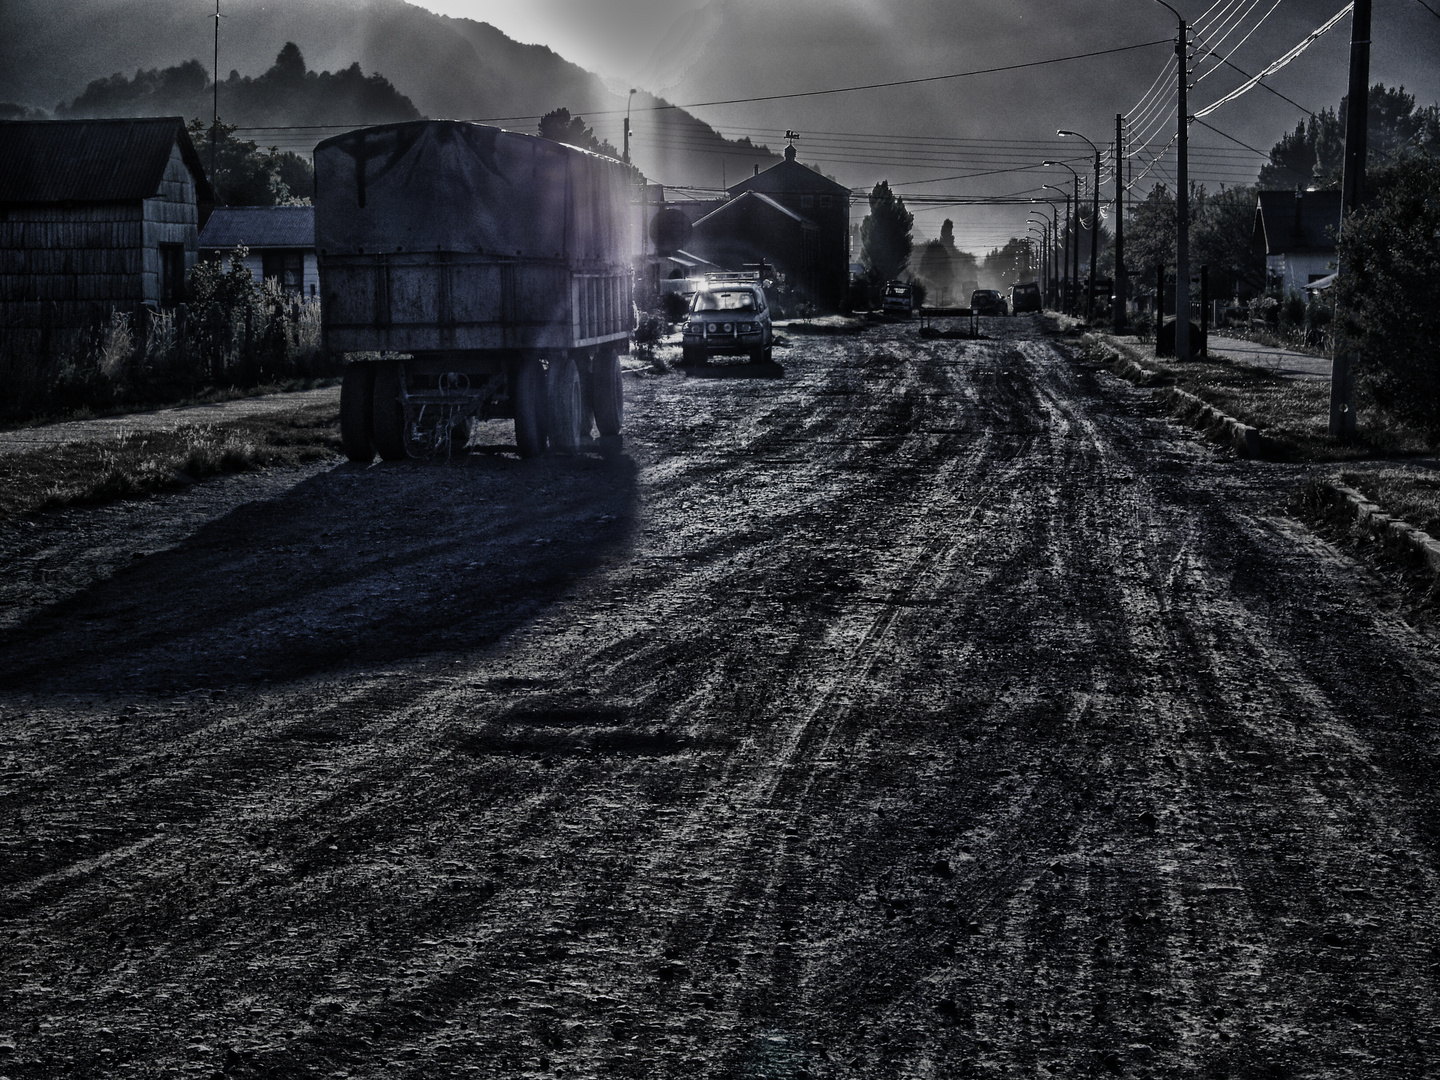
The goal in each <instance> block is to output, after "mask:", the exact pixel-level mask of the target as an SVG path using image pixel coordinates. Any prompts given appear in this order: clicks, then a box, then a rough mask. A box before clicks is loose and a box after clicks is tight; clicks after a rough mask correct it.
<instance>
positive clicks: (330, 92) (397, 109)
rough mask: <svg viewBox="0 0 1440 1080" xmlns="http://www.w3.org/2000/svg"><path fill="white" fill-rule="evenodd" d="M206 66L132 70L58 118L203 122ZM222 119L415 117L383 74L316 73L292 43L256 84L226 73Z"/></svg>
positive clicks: (90, 89)
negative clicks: (148, 117) (172, 115)
mask: <svg viewBox="0 0 1440 1080" xmlns="http://www.w3.org/2000/svg"><path fill="white" fill-rule="evenodd" d="M211 92H212V87H211V83H210V76H209V74H208V73H207V72H206V70H205V65H204V64H202V63H201V62H200V61H199V60H187V61H185V63H183V64H177V65H176V66H174V67H168V68H163V69H160V68H152V69H150V70H149V71H137V72H136V73H135V77H134V78H133V79H127V78H126V77H125V76H124V75H120V74H116V75H111V76H110V77H109V78H107V79H96V80H94V81H93V82H91V83H90V85H89V86H87V87H86V88H85V92H84V93H83V94H81V95H80V96H79V97H77V98H76V99H75V100H74V101H73V102H71V103H70V104H68V105H65V104H62V105H60V106H58V107H57V108H56V110H55V111H56V113H57V114H58V115H59V116H62V117H92V116H141V115H168V114H170V113H180V114H181V115H183V116H186V117H200V118H204V117H206V116H208V115H209V113H210V110H211V107H212V99H211ZM219 109H220V115H221V116H222V117H224V118H226V119H227V120H228V121H229V122H231V123H235V124H240V125H243V126H260V125H272V124H353V125H356V126H359V125H362V124H383V123H391V122H395V121H401V120H418V119H420V110H419V109H417V108H415V105H414V103H412V102H411V100H410V99H409V98H407V97H406V96H405V95H404V94H402V93H400V91H398V90H396V89H395V87H394V86H392V85H391V84H390V81H389V80H388V79H386V78H385V77H384V76H383V75H368V76H367V75H365V74H364V73H363V72H362V71H361V70H360V65H359V64H358V63H355V64H351V65H350V66H349V67H348V68H345V69H343V70H341V71H336V72H329V71H322V72H315V71H308V70H306V67H305V57H304V56H303V55H302V54H301V52H300V48H299V46H298V45H296V44H295V43H294V42H293V41H290V42H286V44H285V47H284V48H283V49H281V50H280V54H279V55H278V56H277V57H276V58H275V63H274V65H272V66H271V68H270V69H269V70H268V71H266V72H265V73H264V74H262V75H259V76H256V77H255V78H250V77H242V76H241V75H240V73H239V72H236V71H232V72H231V73H230V78H228V79H226V80H225V81H224V82H222V83H221V84H220V87H219Z"/></svg>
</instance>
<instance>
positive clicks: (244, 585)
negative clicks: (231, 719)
mask: <svg viewBox="0 0 1440 1080" xmlns="http://www.w3.org/2000/svg"><path fill="white" fill-rule="evenodd" d="M636 473H637V470H636V467H635V465H634V464H633V462H631V461H630V460H629V459H628V458H619V459H613V460H595V459H591V458H574V459H569V460H543V461H533V462H520V461H516V460H514V459H508V458H506V459H502V458H495V457H484V456H472V457H471V458H470V459H469V460H467V461H465V462H464V463H463V464H460V465H454V466H442V465H426V464H421V463H399V464H393V465H378V466H373V467H368V468H361V467H359V466H352V465H343V466H339V467H337V468H335V469H332V470H330V471H328V472H325V473H322V474H320V475H318V476H314V477H312V478H310V479H308V480H306V481H304V482H302V483H300V484H298V485H297V486H295V487H294V488H291V489H290V490H289V491H287V492H286V493H285V494H284V495H283V496H281V497H278V498H274V499H268V500H263V501H260V502H255V503H250V504H247V505H244V506H241V507H238V508H236V509H235V510H233V511H231V512H230V513H228V514H227V515H225V516H224V517H222V518H219V519H217V520H214V521H211V522H209V523H207V524H205V525H204V526H202V527H201V528H200V529H199V530H198V531H196V532H195V533H194V534H193V535H191V536H190V537H189V538H188V539H187V540H185V541H184V542H182V543H181V544H179V545H178V546H176V547H173V548H171V549H169V550H166V551H162V552H159V553H156V554H154V555H150V556H146V557H144V558H142V559H139V560H137V561H136V562H135V563H133V564H132V565H130V566H127V567H126V568H125V569H123V570H122V571H120V572H119V573H117V574H116V575H115V576H113V577H111V578H110V579H108V580H106V581H104V582H102V583H99V584H97V585H95V586H93V587H91V588H89V589H88V590H86V591H84V592H82V593H80V594H78V595H76V596H74V597H72V598H70V599H69V600H66V601H63V602H61V603H58V604H56V605H54V606H52V607H50V608H47V609H46V610H44V611H42V612H40V613H39V614H37V615H36V616H35V617H33V618H32V619H30V620H29V621H27V622H26V623H24V624H22V625H20V626H18V627H16V628H14V629H13V630H10V631H8V632H6V633H4V634H3V635H0V669H3V670H4V671H5V672H6V676H5V679H4V682H5V684H6V686H7V687H8V688H9V689H10V690H12V691H21V692H23V691H26V690H31V689H34V690H40V689H60V688H63V689H65V690H68V691H71V692H78V693H89V692H106V691H114V690H122V691H127V690H128V691H135V690H149V691H153V692H171V691H176V690H186V689H192V688H201V687H205V688H215V689H223V688H227V687H232V686H242V685H247V684H254V683H259V682H263V681H278V680H282V679H288V678H295V677H299V676H306V675H312V674H316V673H320V672H323V671H326V670H330V669H334V668H337V667H344V666H350V665H368V666H375V665H379V666H383V665H385V664H387V663H396V662H400V661H404V660H409V659H413V658H416V657H421V656H424V655H426V654H431V653H436V652H443V651H451V650H455V651H463V650H469V649H473V648H475V647H479V646H482V645H484V644H486V643H488V642H491V641H494V640H496V639H497V638H499V637H501V636H502V635H504V634H505V633H507V632H509V631H511V630H513V629H515V628H516V627H517V626H520V625H522V624H524V623H525V622H527V621H528V620H530V619H532V618H534V617H536V615H537V614H538V613H540V612H541V611H542V610H543V609H544V608H545V607H546V606H547V605H548V604H550V603H551V602H553V601H554V600H555V599H556V598H557V597H559V596H560V595H562V594H563V593H564V592H565V591H566V590H567V589H570V588H572V587H573V586H574V585H576V584H577V583H578V582H580V581H581V580H582V579H583V578H584V577H585V576H586V575H587V574H588V573H590V572H592V571H594V570H595V569H596V568H598V567H600V566H602V565H603V564H604V563H605V562H606V561H607V560H608V559H611V558H615V557H618V556H620V555H621V554H622V553H623V551H624V550H625V548H626V546H627V544H628V541H629V537H630V535H631V532H632V529H633V527H634V523H635V518H636V513H637V505H638V504H637V497H636Z"/></svg>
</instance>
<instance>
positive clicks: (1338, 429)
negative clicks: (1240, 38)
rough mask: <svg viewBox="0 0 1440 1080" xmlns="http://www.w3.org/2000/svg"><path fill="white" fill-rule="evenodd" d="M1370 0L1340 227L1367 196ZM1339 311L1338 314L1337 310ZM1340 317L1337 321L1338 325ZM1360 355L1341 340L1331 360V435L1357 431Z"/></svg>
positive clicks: (1358, 24)
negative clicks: (1356, 397) (1356, 402)
mask: <svg viewBox="0 0 1440 1080" xmlns="http://www.w3.org/2000/svg"><path fill="white" fill-rule="evenodd" d="M1369 99H1370V0H1355V10H1354V13H1353V14H1352V15H1351V21H1350V88H1349V93H1348V94H1347V95H1346V103H1345V172H1344V178H1343V180H1342V181H1341V184H1340V228H1341V230H1342V231H1343V230H1344V228H1345V222H1346V221H1347V220H1349V218H1350V215H1351V214H1353V213H1354V212H1355V211H1356V210H1357V209H1359V207H1360V201H1361V200H1362V199H1363V198H1364V197H1365V146H1366V135H1367V132H1366V124H1367V122H1368V120H1369V113H1370V100H1369ZM1337 314H1338V313H1337ZM1338 323H1339V320H1338V319H1336V320H1335V324H1336V325H1338ZM1359 359H1360V357H1359V354H1358V353H1356V352H1354V351H1353V350H1351V348H1350V347H1349V346H1348V345H1346V346H1344V347H1343V349H1342V347H1341V346H1340V345H1339V344H1338V343H1337V344H1336V345H1335V346H1334V353H1333V356H1332V358H1331V361H1330V434H1331V435H1336V436H1339V437H1341V438H1348V437H1349V436H1351V435H1354V434H1355V366H1356V364H1357V363H1358V361H1359Z"/></svg>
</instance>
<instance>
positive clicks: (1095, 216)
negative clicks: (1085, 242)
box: [1055, 128, 1100, 322]
mask: <svg viewBox="0 0 1440 1080" xmlns="http://www.w3.org/2000/svg"><path fill="white" fill-rule="evenodd" d="M1055 134H1056V135H1059V136H1061V137H1062V138H1063V137H1065V136H1066V135H1071V136H1074V137H1075V138H1077V139H1085V136H1084V135H1081V134H1080V133H1079V132H1078V131H1066V130H1065V129H1063V128H1062V129H1060V130H1058V131H1056V132H1055ZM1085 141H1086V142H1087V143H1089V145H1090V149H1091V150H1093V151H1094V152H1095V205H1094V206H1093V207H1092V208H1091V210H1090V287H1089V288H1088V289H1086V290H1085V321H1086V322H1089V321H1090V320H1091V319H1093V318H1094V317H1095V259H1096V255H1097V253H1098V249H1099V244H1100V148H1099V147H1098V146H1096V145H1095V144H1094V143H1093V142H1090V140H1089V139H1085Z"/></svg>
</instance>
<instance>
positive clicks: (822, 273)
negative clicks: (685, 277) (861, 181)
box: [689, 144, 850, 310]
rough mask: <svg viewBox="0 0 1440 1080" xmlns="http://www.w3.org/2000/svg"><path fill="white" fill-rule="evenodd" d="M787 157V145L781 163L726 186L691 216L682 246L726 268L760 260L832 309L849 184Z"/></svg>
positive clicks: (838, 297) (846, 259)
mask: <svg viewBox="0 0 1440 1080" xmlns="http://www.w3.org/2000/svg"><path fill="white" fill-rule="evenodd" d="M795 157H796V154H795V147H794V145H793V144H792V145H791V146H787V147H786V148H785V160H784V161H781V162H779V163H778V164H776V165H773V166H771V167H770V168H768V169H766V170H764V171H763V172H762V171H760V170H759V169H758V168H757V170H756V172H755V175H753V176H749V177H746V178H745V179H744V180H742V181H740V183H738V184H734V185H732V186H731V187H730V188H728V189H727V191H726V195H727V196H728V199H727V201H726V202H725V203H724V204H723V205H721V206H720V207H719V208H717V209H715V210H713V211H711V212H710V213H709V214H707V215H705V216H704V217H702V218H700V220H698V221H696V222H695V225H694V234H693V236H692V238H691V240H690V243H689V249H690V250H691V251H693V252H695V253H696V254H697V255H701V256H703V257H704V258H706V259H709V260H711V261H712V262H716V263H719V264H720V265H721V266H724V267H725V268H726V269H727V270H740V269H744V266H743V265H741V263H746V264H754V263H758V262H764V263H767V264H769V265H771V266H774V267H776V268H777V269H778V270H780V272H781V273H783V274H785V276H786V277H787V279H789V280H790V281H791V283H792V284H793V285H794V286H795V288H796V289H797V290H798V291H799V292H800V293H801V294H802V295H805V296H808V297H809V298H810V299H811V300H812V301H813V302H814V303H815V304H817V305H818V306H819V307H821V308H826V309H830V310H838V309H839V308H841V307H842V306H843V305H844V303H845V297H846V293H847V291H848V288H849V280H850V279H849V263H850V189H849V188H847V187H845V186H844V185H843V184H839V183H836V182H835V181H834V180H831V179H830V178H829V177H827V176H822V175H821V174H820V173H818V172H816V171H815V170H814V169H811V168H808V167H806V166H804V165H801V164H800V163H799V162H798V161H796V160H795ZM737 260H738V261H737Z"/></svg>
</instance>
